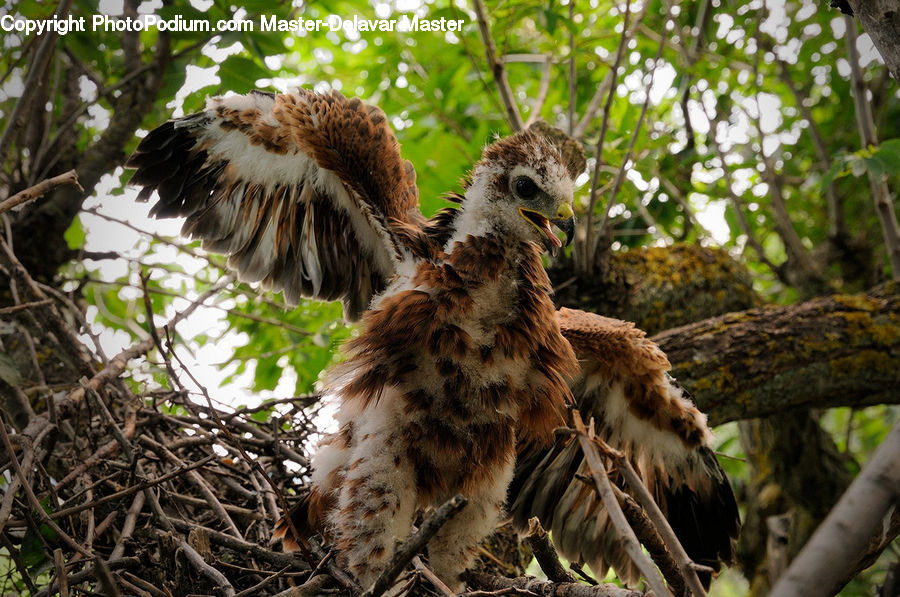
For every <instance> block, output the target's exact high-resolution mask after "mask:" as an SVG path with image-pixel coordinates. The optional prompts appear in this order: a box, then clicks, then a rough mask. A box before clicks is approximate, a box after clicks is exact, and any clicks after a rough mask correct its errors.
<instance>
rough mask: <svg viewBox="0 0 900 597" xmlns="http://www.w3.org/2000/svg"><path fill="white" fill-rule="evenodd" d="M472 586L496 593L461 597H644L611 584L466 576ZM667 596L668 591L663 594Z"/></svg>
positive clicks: (524, 577)
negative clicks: (505, 593) (504, 594)
mask: <svg viewBox="0 0 900 597" xmlns="http://www.w3.org/2000/svg"><path fill="white" fill-rule="evenodd" d="M468 578H469V580H471V581H472V584H474V585H475V586H478V587H480V588H482V589H487V590H490V591H498V592H496V593H484V592H482V591H477V592H471V593H463V594H462V595H463V597H476V596H487V595H500V594H501V593H499V591H502V590H503V589H515V591H516V592H515V593H513V594H514V595H521V594H522V592H524V594H525V595H554V596H555V597H644V594H643V593H641V592H640V591H632V590H630V589H623V588H622V587H617V586H616V585H613V584H603V585H595V586H592V587H591V586H587V585H582V584H575V583H549V582H546V581H542V580H538V579H536V578H532V577H530V576H523V577H519V578H505V577H500V576H493V575H490V574H484V573H475V574H469V575H468ZM663 595H668V591H666V592H665V593H663Z"/></svg>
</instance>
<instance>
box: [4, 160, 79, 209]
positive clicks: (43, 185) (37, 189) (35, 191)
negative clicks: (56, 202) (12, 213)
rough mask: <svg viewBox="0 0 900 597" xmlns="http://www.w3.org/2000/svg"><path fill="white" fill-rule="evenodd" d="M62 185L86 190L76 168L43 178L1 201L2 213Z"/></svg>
mask: <svg viewBox="0 0 900 597" xmlns="http://www.w3.org/2000/svg"><path fill="white" fill-rule="evenodd" d="M61 186H72V187H75V188H76V189H78V190H79V191H81V192H82V193H83V192H84V189H83V188H81V185H80V184H78V174H77V173H76V172H75V170H69V171H68V172H65V173H64V174H60V175H58V176H54V177H53V178H48V179H46V180H42V181H41V182H39V183H37V184H36V185H34V186H32V187H29V188H27V189H25V190H24V191H19V192H18V193H16V194H15V195H13V196H12V197H10V198H9V199H6V200H5V201H3V202H2V203H0V214H2V213H5V212H7V211H9V210H11V209H12V208H14V207H16V206H18V205H22V204H23V203H28V202H29V201H34V200H35V199H38V198H39V197H43V196H44V195H46V194H47V193H49V192H50V191H52V190H53V189H56V188H58V187H61Z"/></svg>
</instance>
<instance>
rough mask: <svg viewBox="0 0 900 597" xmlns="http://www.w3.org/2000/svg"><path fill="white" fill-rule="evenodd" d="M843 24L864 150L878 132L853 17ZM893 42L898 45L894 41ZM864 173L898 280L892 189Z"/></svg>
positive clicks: (899, 240)
mask: <svg viewBox="0 0 900 597" xmlns="http://www.w3.org/2000/svg"><path fill="white" fill-rule="evenodd" d="M844 24H845V25H846V30H847V32H846V37H845V40H846V42H847V60H848V61H849V62H850V77H851V80H852V81H853V105H854V107H855V108H856V125H857V128H858V129H859V138H860V141H861V142H862V146H863V149H868V148H870V147H875V146H877V145H878V134H877V133H876V132H875V120H874V119H873V117H872V107H871V106H870V105H869V100H868V98H867V97H866V82H865V81H864V80H863V76H862V70H861V68H860V66H859V53H858V52H857V51H856V22H855V21H854V20H853V18H852V17H849V16H847V15H845V16H844ZM894 44H895V45H896V44H897V42H896V40H895V41H894ZM895 76H896V74H895ZM866 172H868V175H869V186H870V187H871V189H872V201H873V202H874V203H875V213H877V214H878V221H879V222H880V223H881V233H882V234H883V235H884V244H885V246H886V248H887V252H888V258H889V259H890V262H891V272H892V274H893V279H894V281H900V225H898V224H897V215H896V214H895V213H894V204H893V202H892V201H891V192H890V189H888V185H887V180H886V179H885V176H884V175H881V176H876V175H875V173H874V172H872V171H871V170H869V169H868V168H867V169H866Z"/></svg>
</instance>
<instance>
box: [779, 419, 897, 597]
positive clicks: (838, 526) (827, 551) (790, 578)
mask: <svg viewBox="0 0 900 597" xmlns="http://www.w3.org/2000/svg"><path fill="white" fill-rule="evenodd" d="M898 498H900V425H897V426H895V427H894V429H893V431H891V433H890V434H888V436H887V438H885V440H884V442H883V443H882V444H881V446H879V447H878V449H877V450H876V451H875V454H874V455H873V456H872V458H871V460H870V461H869V463H868V464H867V465H866V467H865V468H864V469H863V471H862V472H861V473H860V474H859V476H858V477H857V478H856V480H855V481H854V482H853V484H852V485H851V486H850V489H849V490H848V491H847V493H845V494H844V496H843V497H842V498H841V500H840V502H838V505H837V506H836V507H835V508H834V510H833V511H832V512H831V514H829V515H828V518H826V519H825V522H824V523H823V524H822V526H821V527H819V529H818V530H817V531H816V532H815V534H814V535H813V537H812V539H810V541H809V544H808V545H807V546H806V547H804V548H803V551H802V552H801V553H800V555H798V556H797V559H796V560H794V563H793V564H792V565H791V567H790V569H789V570H788V571H787V573H786V574H785V575H784V576H783V577H782V579H781V581H780V582H779V583H778V584H777V585H776V586H775V588H774V589H773V590H772V593H771V594H770V597H784V596H787V595H791V596H795V595H798V596H802V597H814V596H818V595H832V594H834V592H835V591H836V590H837V589H839V588H840V584H841V581H842V580H843V581H844V582H846V581H845V580H844V577H845V575H846V572H847V571H848V570H851V569H852V567H853V565H854V564H855V562H856V558H857V556H858V554H860V553H863V552H865V550H866V546H867V544H868V543H869V541H870V539H871V537H872V536H873V535H875V534H877V533H879V531H880V530H881V529H882V527H883V526H884V520H885V517H886V515H889V514H890V511H891V510H892V509H893V507H894V506H895V505H896V503H897V500H898Z"/></svg>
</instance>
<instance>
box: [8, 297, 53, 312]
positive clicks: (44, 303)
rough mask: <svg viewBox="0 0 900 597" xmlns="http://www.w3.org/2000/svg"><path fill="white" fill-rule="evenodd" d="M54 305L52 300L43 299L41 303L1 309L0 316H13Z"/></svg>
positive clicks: (36, 302) (33, 302)
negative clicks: (27, 310) (28, 310)
mask: <svg viewBox="0 0 900 597" xmlns="http://www.w3.org/2000/svg"><path fill="white" fill-rule="evenodd" d="M51 303H53V300H52V299H43V300H40V301H31V302H30V303H20V304H18V305H14V306H12V307H3V308H0V315H12V314H14V313H18V312H19V311H24V310H25V309H33V308H35V307H44V306H46V305H49V304H51Z"/></svg>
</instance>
